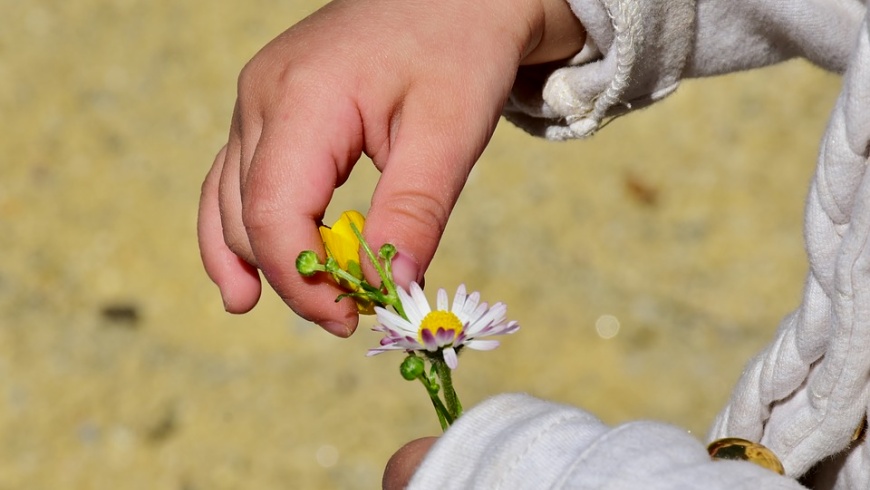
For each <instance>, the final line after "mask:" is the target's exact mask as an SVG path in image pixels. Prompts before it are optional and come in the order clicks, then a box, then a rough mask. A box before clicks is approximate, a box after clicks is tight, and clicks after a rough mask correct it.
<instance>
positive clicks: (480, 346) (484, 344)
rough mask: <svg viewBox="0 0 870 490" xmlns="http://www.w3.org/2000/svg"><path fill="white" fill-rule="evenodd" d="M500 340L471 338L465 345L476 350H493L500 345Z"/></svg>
mask: <svg viewBox="0 0 870 490" xmlns="http://www.w3.org/2000/svg"><path fill="white" fill-rule="evenodd" d="M499 343H500V342H499V341H498V340H477V339H474V340H469V341H468V342H466V343H465V344H464V345H465V346H466V347H468V348H469V349H474V350H493V349H495V348H496V347H498V346H499Z"/></svg>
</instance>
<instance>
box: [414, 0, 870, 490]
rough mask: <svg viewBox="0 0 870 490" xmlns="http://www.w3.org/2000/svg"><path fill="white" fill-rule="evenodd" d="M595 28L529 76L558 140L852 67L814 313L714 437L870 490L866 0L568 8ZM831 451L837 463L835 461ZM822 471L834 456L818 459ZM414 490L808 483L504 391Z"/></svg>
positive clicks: (513, 111) (439, 451)
mask: <svg viewBox="0 0 870 490" xmlns="http://www.w3.org/2000/svg"><path fill="white" fill-rule="evenodd" d="M569 2H570V4H571V7H572V10H573V11H574V12H575V14H576V15H577V16H578V18H579V19H580V20H581V22H582V23H583V25H584V26H585V27H586V28H587V31H588V41H587V44H586V46H585V47H584V49H583V50H582V51H581V52H580V53H579V54H578V55H577V56H575V57H574V58H573V59H572V60H570V61H569V63H567V64H566V66H562V67H556V68H555V69H554V68H553V67H546V68H538V69H525V70H523V71H521V72H520V75H519V77H518V80H517V83H516V85H515V88H514V91H513V93H512V96H511V98H510V100H509V102H508V105H507V106H506V108H505V116H506V117H507V118H508V119H510V120H511V121H513V122H515V123H516V124H518V125H519V126H521V127H523V128H524V129H526V130H527V131H529V132H531V133H533V134H537V135H541V136H545V137H548V138H551V139H565V138H575V137H584V136H589V135H591V134H592V133H594V132H595V131H596V130H597V129H598V128H600V127H601V125H602V124H603V123H604V122H606V120H607V118H609V117H613V116H615V115H618V114H621V113H625V112H628V111H630V110H633V109H636V108H638V107H642V106H644V105H648V104H649V103H652V102H655V101H657V100H660V99H661V98H663V97H665V96H667V95H668V94H670V93H672V92H673V91H674V90H675V89H676V88H677V86H678V84H679V81H680V79H681V78H684V77H697V76H708V75H715V74H719V73H726V72H729V71H735V70H741V69H749V68H756V67H761V66H765V65H769V64H772V63H776V62H778V61H782V60H784V59H788V58H791V57H795V56H802V57H805V58H807V59H809V60H810V61H812V62H814V63H816V64H818V65H819V66H822V67H824V68H826V69H829V70H832V71H836V72H845V74H844V79H843V83H844V85H843V87H844V88H843V92H842V94H841V96H840V97H839V99H838V101H837V103H836V107H835V108H834V111H833V114H832V116H831V118H830V122H829V125H828V129H827V131H826V134H825V136H824V138H823V140H822V145H821V150H820V153H819V159H818V170H817V173H816V175H815V178H814V180H813V184H812V187H811V190H810V195H809V198H808V200H807V208H806V223H805V227H806V241H807V251H808V257H809V264H810V272H809V274H808V277H807V280H806V287H805V291H804V298H803V301H802V304H801V305H800V307H799V308H798V309H797V310H796V311H795V312H794V313H793V314H792V315H789V316H788V317H787V318H786V319H785V320H784V321H783V322H782V324H781V325H780V328H779V329H778V331H777V334H776V338H775V339H774V341H773V342H772V343H771V344H770V345H769V346H768V347H767V348H766V349H765V350H764V351H763V352H761V353H760V354H759V355H758V357H757V358H756V359H754V360H753V361H751V362H750V364H749V365H748V366H747V368H746V370H745V372H744V375H743V377H742V378H741V380H740V381H739V383H738V385H737V387H736V389H735V390H734V393H733V395H732V398H731V400H730V402H729V403H728V405H727V406H726V407H725V409H724V410H723V412H722V413H721V414H720V416H719V417H718V418H717V420H716V422H715V424H714V426H713V428H712V429H711V432H710V435H709V437H710V438H711V439H715V438H719V437H725V436H733V437H744V438H747V439H751V440H755V441H761V442H762V443H763V444H765V445H767V446H768V447H769V448H771V449H772V450H773V451H774V452H775V453H776V454H777V455H778V456H779V458H780V459H781V460H782V462H783V464H784V466H785V468H786V471H787V473H788V474H789V475H791V476H799V475H802V474H804V473H805V472H806V471H807V470H808V469H810V468H811V467H814V468H815V469H814V471H813V479H812V481H810V483H811V484H812V487H813V488H819V489H822V488H826V489H827V488H833V489H847V488H870V445H868V442H863V443H861V444H856V445H855V447H852V448H849V449H848V450H846V451H844V450H845V449H846V448H847V446H848V445H849V442H850V438H851V435H852V433H853V431H854V429H855V427H856V426H857V425H858V423H859V422H860V420H861V419H862V418H863V417H865V415H866V413H867V408H868V402H870V391H868V390H870V385H868V379H870V243H868V239H870V174H867V173H865V169H866V167H867V165H868V163H870V25H868V21H867V19H866V5H864V4H863V2H861V1H858V0H698V1H697V2H694V1H692V0H644V1H640V0H569ZM832 455H835V456H833V457H832ZM819 462H821V463H819ZM411 488H415V489H430V488H431V489H435V488H487V489H490V488H662V489H664V488H723V489H724V488H729V489H732V488H801V487H800V486H799V485H798V484H797V483H796V482H795V481H794V480H791V479H788V478H785V477H779V476H777V475H774V474H773V473H771V472H768V471H766V470H761V469H760V468H758V467H755V466H753V465H751V464H748V463H736V462H734V463H725V462H712V461H710V460H709V459H708V458H707V457H706V455H705V452H704V449H703V447H702V446H701V445H700V444H699V443H698V442H697V441H695V440H694V439H692V438H691V437H689V436H687V435H686V434H685V433H683V432H682V431H679V430H678V429H675V428H673V427H669V426H665V425H662V424H655V423H633V424H626V425H623V426H620V427H617V428H614V429H609V428H607V427H605V426H603V425H602V424H601V423H600V422H599V421H597V420H596V419H595V418H594V417H592V416H591V415H589V414H588V413H585V412H583V411H581V410H579V409H574V408H569V407H564V406H561V405H557V404H553V403H549V402H544V401H541V400H535V399H533V398H529V397H525V396H521V395H505V396H501V397H497V398H495V399H492V400H490V401H487V402H485V403H483V404H481V405H480V406H479V407H477V408H475V409H473V410H471V411H469V412H468V413H467V414H466V415H464V416H463V417H462V418H461V419H460V420H459V421H458V422H457V424H456V425H455V426H454V427H452V428H451V429H450V430H448V431H447V433H446V434H445V435H444V436H443V437H442V438H441V440H440V441H439V442H438V443H437V444H436V445H435V446H434V448H433V450H432V451H431V453H430V455H429V456H428V457H427V458H426V460H425V461H424V463H423V465H422V466H421V468H420V470H419V471H418V472H417V474H416V476H415V478H414V480H413V482H412V485H411Z"/></svg>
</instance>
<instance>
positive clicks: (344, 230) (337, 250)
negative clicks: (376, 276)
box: [320, 211, 374, 315]
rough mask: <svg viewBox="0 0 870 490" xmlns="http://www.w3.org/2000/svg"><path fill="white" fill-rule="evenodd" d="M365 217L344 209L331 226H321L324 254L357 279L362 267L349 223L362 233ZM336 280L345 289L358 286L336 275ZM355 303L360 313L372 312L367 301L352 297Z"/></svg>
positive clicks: (359, 277) (360, 275) (359, 276)
mask: <svg viewBox="0 0 870 490" xmlns="http://www.w3.org/2000/svg"><path fill="white" fill-rule="evenodd" d="M365 222H366V219H365V217H364V216H363V215H362V214H360V213H359V212H357V211H345V212H343V213H341V216H340V217H339V218H338V221H336V222H335V224H333V225H332V227H331V228H330V227H328V226H321V227H320V238H321V239H322V240H323V246H324V248H326V254H327V255H328V256H329V257H331V258H333V259H334V260H335V262H336V263H338V267H339V268H340V269H342V270H343V271H345V272H347V273H349V274H350V275H352V276H354V277H356V278H357V279H362V278H363V276H362V268H361V267H360V260H359V248H360V241H359V238H357V236H356V233H354V232H353V229H352V228H351V226H350V225H351V223H353V225H354V226H355V227H356V229H357V230H359V232H360V233H362V230H363V226H365ZM336 280H338V282H339V283H340V284H341V285H342V286H344V287H345V288H347V289H350V290H351V291H357V290H358V288H357V287H356V286H355V285H353V284H350V283H348V282H347V281H345V280H342V279H340V278H338V277H336ZM354 299H355V300H356V303H357V309H358V310H359V312H360V313H365V314H367V315H371V314H373V313H374V309H373V306H372V304H371V303H370V302H368V301H363V300H360V299H358V298H354Z"/></svg>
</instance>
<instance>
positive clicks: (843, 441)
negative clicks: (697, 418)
mask: <svg viewBox="0 0 870 490" xmlns="http://www.w3.org/2000/svg"><path fill="white" fill-rule="evenodd" d="M868 163H870V26H868V20H867V17H865V19H864V23H863V26H862V29H861V31H860V34H859V37H858V42H857V45H856V48H855V50H854V51H853V55H852V58H851V61H850V65H849V68H848V69H847V71H846V73H845V75H844V85H843V91H842V93H841V95H840V98H839V99H838V101H837V104H836V106H835V108H834V111H833V113H832V115H831V118H830V121H829V123H828V128H827V131H826V134H825V136H824V139H823V140H822V144H821V150H820V153H819V158H818V165H817V171H816V174H815V176H814V179H813V183H812V186H811V189H810V192H809V197H808V200H807V207H806V216H805V234H806V242H807V253H808V258H809V265H810V270H809V274H808V276H807V280H806V286H805V290H804V296H803V301H802V304H801V306H800V307H799V308H798V309H797V311H795V312H794V313H792V314H791V315H789V316H788V317H786V318H785V319H784V320H783V322H782V323H781V324H780V327H779V329H778V331H777V334H776V338H775V339H774V341H773V342H772V343H771V344H770V345H768V347H767V348H766V349H765V350H764V351H762V352H761V353H760V354H759V355H758V357H756V358H755V359H754V360H752V361H751V362H750V363H749V365H748V366H747V367H746V369H745V371H744V373H743V376H742V378H741V379H740V381H739V382H738V384H737V387H736V388H735V390H734V392H733V394H732V397H731V400H730V401H729V403H728V405H727V406H726V407H725V409H724V410H723V411H722V412H721V413H720V415H719V416H718V418H717V420H716V421H715V423H714V425H713V427H712V429H711V432H710V435H709V438H710V439H718V438H722V437H740V438H745V439H748V440H750V441H758V442H760V443H761V444H764V445H765V446H766V447H768V448H770V450H772V451H773V452H774V453H775V454H776V455H778V456H779V459H780V460H781V461H782V464H783V466H784V467H785V472H786V474H787V475H790V476H799V475H802V474H804V473H805V472H806V471H807V470H809V469H810V468H811V467H812V466H813V465H814V464H816V463H817V462H819V461H821V460H823V459H824V458H827V457H828V456H830V455H833V454H836V453H839V452H841V451H844V450H845V449H846V448H847V447H848V446H849V445H850V443H851V442H852V438H853V435H854V433H855V427H858V426H859V425H860V423H861V421H862V420H863V418H864V417H865V414H866V412H867V404H868V396H870V388H868V375H870V173H868V172H866V169H867V165H868ZM864 444H866V443H864ZM861 446H862V445H861V444H859V445H857V447H861ZM866 451H867V448H866V447H865V448H863V449H860V450H859V452H866ZM865 466H866V464H865ZM865 473H866V471H865ZM865 476H868V475H865ZM864 483H865V484H866V481H865V482H864Z"/></svg>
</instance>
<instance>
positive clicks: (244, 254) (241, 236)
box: [218, 101, 256, 265]
mask: <svg viewBox="0 0 870 490" xmlns="http://www.w3.org/2000/svg"><path fill="white" fill-rule="evenodd" d="M224 154H225V157H224V162H223V168H222V170H221V172H220V186H219V188H218V203H219V205H220V216H221V223H222V224H223V236H224V242H226V244H227V246H228V247H229V249H230V250H231V251H232V252H233V253H235V254H236V255H238V256H239V257H241V258H242V259H244V260H245V261H246V262H248V263H249V264H251V265H256V261H255V259H254V254H253V252H252V251H251V244H250V242H249V241H248V234H247V232H246V231H245V225H244V223H243V222H242V194H241V185H242V182H241V172H242V170H241V166H242V163H243V160H242V159H243V156H242V115H241V112H240V107H239V102H238V101H237V102H236V107H235V109H234V110H233V118H232V124H231V125H230V136H229V141H228V142H227V145H226V147H225V150H224Z"/></svg>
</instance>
